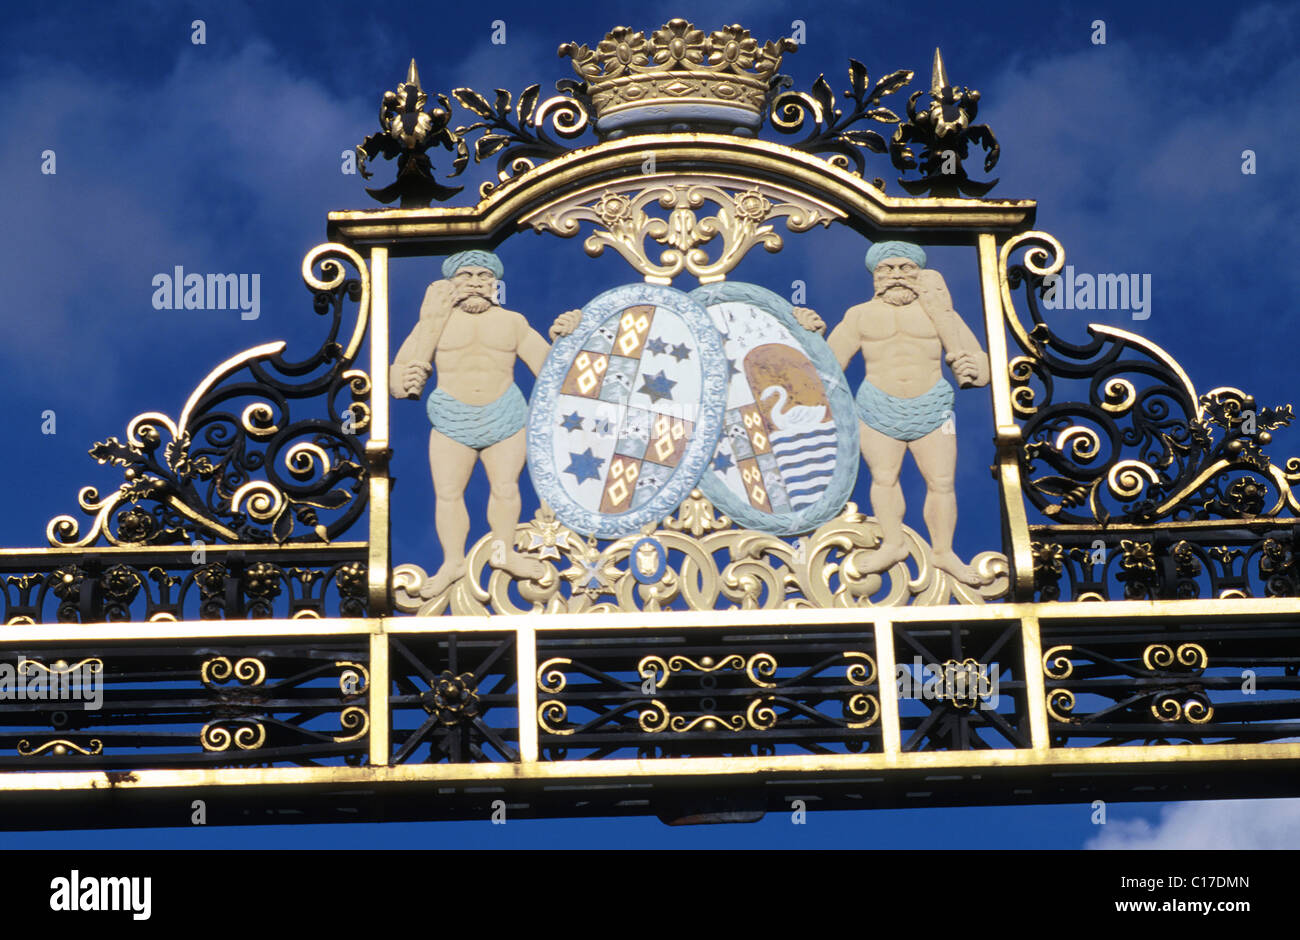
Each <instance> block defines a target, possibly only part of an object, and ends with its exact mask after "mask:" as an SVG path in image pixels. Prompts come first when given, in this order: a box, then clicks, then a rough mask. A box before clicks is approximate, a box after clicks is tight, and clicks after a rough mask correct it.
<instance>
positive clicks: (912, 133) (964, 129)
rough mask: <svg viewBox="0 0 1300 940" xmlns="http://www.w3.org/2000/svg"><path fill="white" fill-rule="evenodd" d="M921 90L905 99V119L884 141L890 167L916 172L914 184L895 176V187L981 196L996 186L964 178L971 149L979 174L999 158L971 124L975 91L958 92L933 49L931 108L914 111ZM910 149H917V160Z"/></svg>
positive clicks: (988, 135) (988, 138)
mask: <svg viewBox="0 0 1300 940" xmlns="http://www.w3.org/2000/svg"><path fill="white" fill-rule="evenodd" d="M922 94H923V92H921V91H916V92H913V93H912V97H910V98H908V99H907V120H906V121H904V122H902V123H900V124H899V125H898V127H897V129H895V131H894V136H893V139H892V140H890V142H889V156H890V159H891V160H892V161H893V163H894V166H895V168H897V169H899V170H903V171H904V172H906V171H907V170H912V169H918V170H919V171H920V172H921V173H922V174H924V175H923V176H922V177H921V179H919V180H908V179H903V178H902V177H900V178H899V180H898V183H899V185H900V186H902V187H903V189H905V190H906V191H907V192H908V193H910V194H911V195H913V196H957V195H962V196H983V195H984V194H986V193H987V192H988V191H989V190H990V189H992V188H993V187H994V186H996V185H997V182H998V181H997V180H989V181H987V182H980V181H978V180H973V179H971V178H970V177H969V176H967V174H966V168H965V166H964V165H963V161H965V160H966V159H967V157H969V156H970V145H971V144H977V145H979V146H981V147H982V148H983V149H984V172H985V173H990V172H992V170H993V167H995V166H996V165H997V162H998V157H999V156H1001V153H1002V151H1001V148H1000V147H999V146H998V142H997V138H995V137H994V136H993V131H991V130H990V129H989V126H988V125H987V124H975V123H973V122H974V120H975V116H976V114H978V112H979V100H980V93H979V92H978V91H975V90H974V89H973V88H959V87H957V86H955V85H952V84H951V83H950V82H949V81H948V74H947V72H946V71H945V70H944V67H943V56H942V55H940V53H939V50H938V49H937V48H936V49H935V50H934V66H933V68H932V70H931V78H930V106H929V107H928V108H925V109H923V110H921V111H917V110H916V102H917V100H918V99H919V98H920V97H921V95H922ZM913 145H919V146H920V147H921V148H922V149H921V153H920V157H919V160H918V158H917V155H916V154H915V153H914V152H913V150H912V147H913Z"/></svg>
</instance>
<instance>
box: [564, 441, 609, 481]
mask: <svg viewBox="0 0 1300 940" xmlns="http://www.w3.org/2000/svg"><path fill="white" fill-rule="evenodd" d="M604 462H605V460H604V458H603V457H597V456H596V455H595V454H593V453H592V452H591V448H590V447H588V448H587V449H586V450H585V451H583V452H582V453H581V454H575V453H574V452H573V451H569V465H568V466H567V467H565V468H564V472H565V473H572V474H573V475H574V477H576V478H577V480H578V484H579V485H581V484H583V483H585V482H586V481H588V480H599V479H600V465H601V464H603V463H604Z"/></svg>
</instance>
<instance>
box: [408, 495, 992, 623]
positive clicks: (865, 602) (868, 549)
mask: <svg viewBox="0 0 1300 940" xmlns="http://www.w3.org/2000/svg"><path fill="white" fill-rule="evenodd" d="M904 532H905V536H906V539H907V544H908V550H909V554H908V558H907V560H906V561H904V562H900V563H898V564H895V565H893V566H892V567H890V568H889V569H887V570H886V571H884V572H882V573H880V574H869V573H867V572H866V570H865V569H866V568H868V567H869V566H870V565H869V559H870V556H871V553H872V552H874V551H875V550H876V548H877V546H878V545H879V542H880V527H879V525H878V524H877V523H876V521H875V520H874V519H871V518H869V517H867V516H864V515H863V514H862V513H860V512H858V510H857V507H856V506H855V505H854V504H853V503H849V504H848V505H847V506H846V507H845V510H844V512H842V513H841V514H840V515H839V516H837V517H836V518H834V519H832V520H830V521H829V522H827V523H826V524H824V525H823V526H821V527H820V528H819V529H817V530H816V531H815V532H813V533H811V534H810V535H807V536H804V537H803V538H800V539H796V540H794V541H787V540H785V539H782V538H778V537H776V536H772V535H767V534H766V533H763V532H755V531H753V530H751V529H741V528H736V527H735V526H734V525H733V524H732V522H731V520H730V519H729V518H728V517H726V516H723V515H719V514H718V513H717V512H716V511H715V509H714V507H713V504H712V503H711V502H710V501H709V500H708V499H706V498H705V497H704V496H703V495H702V494H701V493H700V491H699V490H695V491H693V492H692V493H691V495H690V496H689V497H688V498H687V499H686V501H685V502H683V503H682V505H681V506H680V507H679V508H678V511H677V515H675V516H673V517H671V518H668V519H666V520H664V522H663V524H662V525H660V526H658V527H656V526H654V525H653V524H652V525H649V526H646V527H645V528H644V529H643V530H642V531H641V532H640V533H639V534H637V535H632V536H627V537H624V538H621V539H617V540H614V541H611V542H608V543H605V544H604V545H603V546H602V545H600V544H598V543H597V542H596V541H595V540H594V539H588V538H584V537H583V536H581V535H579V534H578V533H576V532H574V531H572V530H571V529H569V528H567V527H565V526H564V525H562V524H561V523H559V522H558V521H557V520H556V519H555V516H554V514H553V513H551V512H550V511H549V510H548V509H547V507H545V506H543V507H542V509H541V510H540V511H539V512H538V513H537V515H536V516H535V517H534V518H533V519H532V521H530V522H528V523H525V524H522V525H520V526H519V527H518V528H517V529H516V530H515V546H516V548H517V549H518V550H519V551H521V552H522V553H524V554H527V555H531V556H532V557H535V558H537V559H538V560H540V561H542V562H543V564H544V565H545V566H546V573H545V574H544V575H542V577H541V578H540V579H538V580H536V581H531V580H526V581H520V580H515V579H513V578H512V577H511V576H510V575H509V574H507V573H506V572H505V571H502V570H498V569H495V568H492V567H491V564H490V562H491V558H492V545H491V541H492V540H491V537H490V536H484V537H483V538H482V539H480V540H479V541H478V542H477V543H476V544H475V545H474V547H473V548H472V549H471V550H470V552H469V555H468V574H467V575H466V577H464V578H462V579H461V580H459V581H457V582H456V583H454V584H453V585H451V587H449V588H448V589H447V590H446V591H444V592H443V593H442V594H440V595H438V596H436V597H429V596H423V595H422V593H421V590H422V589H423V588H425V585H427V584H428V581H429V576H428V575H427V574H426V572H425V571H424V569H423V568H421V567H420V566H418V565H413V564H406V565H400V566H398V567H397V568H396V569H395V570H394V572H393V582H394V583H393V587H394V600H395V602H396V606H397V608H398V610H400V611H402V612H404V613H413V614H419V615H421V616H436V615H439V614H444V613H451V614H455V615H481V614H517V613H528V612H546V613H612V612H617V611H657V610H670V609H680V608H682V607H685V608H686V609H689V610H726V609H742V610H757V609H782V608H783V609H793V608H823V609H824V608H849V607H876V606H890V607H898V606H907V605H909V604H911V605H936V604H948V603H952V602H956V603H963V604H983V603H985V602H986V601H988V600H993V599H996V598H998V597H1001V596H1002V595H1004V594H1005V593H1006V590H1007V571H1008V565H1007V559H1006V556H1004V555H1002V554H1000V553H998V552H992V551H988V552H981V553H980V554H978V555H976V556H975V558H974V559H973V560H972V562H971V565H972V567H973V568H974V569H975V570H976V571H977V572H979V573H980V574H982V575H984V576H985V577H988V578H991V579H992V581H991V583H989V584H986V585H985V586H983V587H980V588H972V587H968V586H967V585H964V584H961V583H960V582H958V581H957V580H956V579H954V578H953V577H951V576H950V575H949V574H947V573H946V572H944V571H942V570H940V569H939V568H938V567H936V566H935V564H934V559H933V555H932V553H931V551H930V547H929V546H928V545H927V544H926V543H925V541H924V540H923V539H922V538H921V537H920V536H919V535H918V534H917V533H916V532H914V531H912V530H911V529H905V530H904ZM647 537H648V538H650V539H653V540H654V541H656V542H658V544H659V545H660V546H661V547H662V549H663V551H664V554H665V557H666V558H667V559H668V563H667V564H666V565H665V570H664V573H663V575H662V577H660V578H659V579H658V580H656V581H654V582H651V583H643V582H642V581H641V580H638V578H637V577H636V573H635V572H634V571H633V568H632V565H633V563H634V561H633V560H632V559H631V555H632V552H633V547H634V546H635V545H636V544H637V543H638V542H640V541H641V540H642V539H644V538H647ZM913 570H915V571H916V574H915V576H914V575H913V573H912V572H913Z"/></svg>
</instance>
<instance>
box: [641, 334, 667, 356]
mask: <svg viewBox="0 0 1300 940" xmlns="http://www.w3.org/2000/svg"><path fill="white" fill-rule="evenodd" d="M645 348H646V349H648V350H650V352H652V353H663V352H667V351H668V344H667V343H665V342H664V341H663V340H662V339H660V338H659V337H658V336H656V337H655V338H654V339H652V340H650V342H648V343H646V344H645Z"/></svg>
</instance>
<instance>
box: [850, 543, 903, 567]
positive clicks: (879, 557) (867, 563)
mask: <svg viewBox="0 0 1300 940" xmlns="http://www.w3.org/2000/svg"><path fill="white" fill-rule="evenodd" d="M906 558H907V546H906V545H904V544H902V543H899V544H897V545H893V544H890V543H889V542H881V543H880V544H879V545H877V546H876V549H875V551H871V552H868V553H867V555H866V557H865V558H864V559H863V560H862V561H861V563H859V564H858V565H857V569H858V571H859V572H860V573H862V574H878V573H880V572H881V571H888V570H889V569H890V568H892V567H894V565H896V564H898V563H899V562H900V561H903V560H905V559H906Z"/></svg>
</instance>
